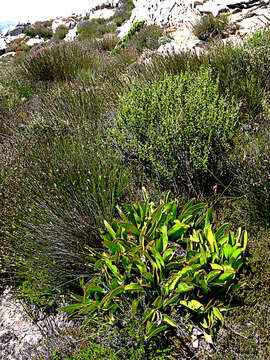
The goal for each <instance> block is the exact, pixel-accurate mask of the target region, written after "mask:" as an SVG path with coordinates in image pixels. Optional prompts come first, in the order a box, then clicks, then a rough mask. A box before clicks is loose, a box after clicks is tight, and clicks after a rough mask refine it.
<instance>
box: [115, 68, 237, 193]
mask: <svg viewBox="0 0 270 360" xmlns="http://www.w3.org/2000/svg"><path fill="white" fill-rule="evenodd" d="M218 87H219V86H218V81H215V80H212V78H211V71H210V70H209V69H207V68H202V69H201V70H200V71H199V72H197V73H195V72H194V73H193V72H183V73H181V74H180V75H176V76H173V75H169V74H165V75H164V77H163V79H161V80H160V79H157V78H156V80H154V81H153V83H152V84H151V83H150V84H149V83H143V82H140V81H134V82H133V83H132V85H131V87H130V90H129V91H128V92H126V93H125V94H124V95H123V97H122V99H121V100H120V103H119V107H118V115H117V116H116V118H115V124H114V127H113V128H112V130H111V134H112V139H113V141H114V144H115V145H116V146H117V147H118V148H119V149H120V151H121V152H122V154H123V155H124V156H125V157H126V159H127V161H128V162H130V161H133V162H134V163H135V164H142V165H143V166H144V167H145V171H146V173H147V174H148V176H150V177H151V178H152V179H155V178H156V179H157V180H158V181H159V183H160V184H161V185H163V186H164V187H167V188H168V186H174V187H176V188H177V189H178V190H180V191H182V192H183V193H184V192H185V191H188V192H193V193H203V192H204V191H206V192H207V189H208V190H209V189H210V187H211V184H213V182H214V181H217V180H216V178H218V179H221V178H222V175H223V174H222V171H224V173H225V171H226V169H221V166H220V162H221V161H222V159H223V158H224V156H225V154H226V151H228V150H229V149H230V141H231V140H232V138H233V137H234V135H235V131H236V127H237V119H238V106H237V105H235V104H234V103H233V102H232V101H231V100H229V99H228V98H227V97H226V96H222V95H220V94H219V90H218ZM213 174H215V175H214V178H213V177H212V176H213Z"/></svg>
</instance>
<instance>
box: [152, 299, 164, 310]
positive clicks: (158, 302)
mask: <svg viewBox="0 0 270 360" xmlns="http://www.w3.org/2000/svg"><path fill="white" fill-rule="evenodd" d="M162 305H163V301H162V297H161V296H158V297H157V298H156V300H155V301H154V302H153V307H154V308H155V309H160V308H161V307H162Z"/></svg>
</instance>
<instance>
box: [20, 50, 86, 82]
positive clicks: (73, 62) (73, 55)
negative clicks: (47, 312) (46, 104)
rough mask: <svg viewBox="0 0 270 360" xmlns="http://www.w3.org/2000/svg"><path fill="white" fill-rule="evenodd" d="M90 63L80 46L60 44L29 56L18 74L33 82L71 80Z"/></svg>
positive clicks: (21, 65) (22, 63)
mask: <svg viewBox="0 0 270 360" xmlns="http://www.w3.org/2000/svg"><path fill="white" fill-rule="evenodd" d="M88 62H89V57H88V56H86V55H85V52H84V51H83V50H82V49H81V48H80V47H79V46H78V44H75V43H74V44H59V45H55V46H53V47H50V48H42V49H40V50H38V51H36V52H34V53H32V54H30V55H28V56H27V57H26V58H25V59H24V60H23V61H22V62H21V63H20V64H19V66H18V72H19V73H20V74H21V75H22V76H25V77H26V78H28V79H31V80H33V81H56V80H70V79H72V78H73V77H74V75H75V73H76V72H77V71H78V70H79V69H81V68H83V67H84V66H87V64H88Z"/></svg>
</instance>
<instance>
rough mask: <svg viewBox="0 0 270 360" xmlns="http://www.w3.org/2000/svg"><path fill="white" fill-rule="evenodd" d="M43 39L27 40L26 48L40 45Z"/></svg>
mask: <svg viewBox="0 0 270 360" xmlns="http://www.w3.org/2000/svg"><path fill="white" fill-rule="evenodd" d="M44 41H45V40H44V39H36V38H32V39H29V40H28V41H27V42H26V45H28V46H34V45H38V44H42V43H44Z"/></svg>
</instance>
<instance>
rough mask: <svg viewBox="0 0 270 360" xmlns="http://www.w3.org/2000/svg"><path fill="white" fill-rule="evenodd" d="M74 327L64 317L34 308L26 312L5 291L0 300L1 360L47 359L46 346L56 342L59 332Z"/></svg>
mask: <svg viewBox="0 0 270 360" xmlns="http://www.w3.org/2000/svg"><path fill="white" fill-rule="evenodd" d="M73 326H74V323H73V322H72V321H69V320H68V318H67V315H66V314H65V313H63V312H59V313H58V314H56V315H53V314H51V315H48V314H46V313H44V312H42V311H40V310H37V309H36V308H35V307H33V306H32V308H31V309H29V307H27V306H26V304H24V303H23V302H22V301H19V300H18V299H16V297H14V294H13V293H12V291H11V289H6V291H4V293H3V294H2V295H1V297H0V360H15V359H16V360H28V359H34V358H35V356H37V354H46V355H47V354H48V344H50V343H51V344H53V343H54V342H55V341H56V342H57V341H58V340H57V339H59V335H60V333H61V331H62V330H66V329H68V328H71V327H73ZM45 358H47V357H45Z"/></svg>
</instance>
